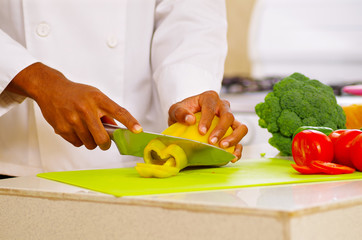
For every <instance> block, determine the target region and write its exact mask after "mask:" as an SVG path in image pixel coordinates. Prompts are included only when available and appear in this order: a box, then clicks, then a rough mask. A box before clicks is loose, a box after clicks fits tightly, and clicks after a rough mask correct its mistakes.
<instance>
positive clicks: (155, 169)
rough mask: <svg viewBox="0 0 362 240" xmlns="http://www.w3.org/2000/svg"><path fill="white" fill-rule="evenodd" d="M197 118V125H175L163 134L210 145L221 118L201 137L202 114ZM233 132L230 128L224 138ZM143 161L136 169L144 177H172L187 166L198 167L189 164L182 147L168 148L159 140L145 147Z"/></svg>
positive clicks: (154, 140) (216, 118)
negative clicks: (209, 141)
mask: <svg viewBox="0 0 362 240" xmlns="http://www.w3.org/2000/svg"><path fill="white" fill-rule="evenodd" d="M195 117H196V123H195V124H194V125H191V126H188V125H184V124H181V123H174V124H172V125H171V126H169V127H168V128H167V129H165V130H164V131H163V132H162V134H165V135H169V136H175V137H182V138H188V139H191V140H195V141H199V142H203V143H208V138H209V136H210V133H211V132H212V129H214V128H215V127H216V125H217V124H218V122H219V118H218V117H217V116H215V117H214V119H213V121H212V123H211V126H210V128H209V131H208V132H207V133H206V134H205V135H201V134H200V133H199V130H198V125H199V122H200V118H201V112H199V113H195ZM232 131H233V130H232V128H231V127H230V128H229V129H228V131H227V132H226V133H225V135H224V137H226V136H229V135H230V134H231V133H232ZM217 144H218V143H217ZM234 149H235V147H234V146H233V147H229V148H227V149H225V150H226V151H228V152H230V153H233V152H234ZM143 159H144V161H145V162H144V163H138V164H137V166H136V167H135V168H136V170H137V172H138V173H139V174H140V175H141V176H142V177H157V178H165V177H171V176H174V175H177V174H178V173H179V171H180V170H181V169H183V168H185V167H187V166H196V165H195V164H194V163H190V162H188V159H187V156H186V154H185V152H184V151H183V149H182V148H181V147H179V146H178V145H176V144H170V145H168V146H166V145H165V144H164V143H162V142H161V141H160V140H159V139H157V138H156V139H153V140H151V141H150V142H149V143H148V145H147V146H146V147H145V149H144V154H143ZM225 164H226V163H225ZM209 165H210V166H212V165H216V164H215V163H212V162H210V163H209Z"/></svg>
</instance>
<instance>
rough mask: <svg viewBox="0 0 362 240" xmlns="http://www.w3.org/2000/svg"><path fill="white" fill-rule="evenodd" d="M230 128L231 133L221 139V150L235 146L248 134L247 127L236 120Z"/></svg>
mask: <svg viewBox="0 0 362 240" xmlns="http://www.w3.org/2000/svg"><path fill="white" fill-rule="evenodd" d="M232 128H233V132H232V133H231V134H230V135H229V136H227V137H225V138H223V139H221V141H220V144H219V145H220V147H221V148H228V147H230V146H234V145H236V144H237V143H239V142H240V141H241V139H243V138H244V137H245V135H246V134H247V133H248V128H247V126H246V125H245V124H242V123H240V122H239V121H237V120H235V121H234V123H233V125H232Z"/></svg>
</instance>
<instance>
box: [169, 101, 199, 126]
mask: <svg viewBox="0 0 362 240" xmlns="http://www.w3.org/2000/svg"><path fill="white" fill-rule="evenodd" d="M168 116H169V117H168V125H172V124H174V123H176V122H180V123H182V124H186V125H193V124H195V122H196V118H195V116H194V114H193V113H192V111H190V110H189V109H187V108H186V107H184V104H182V103H176V104H174V105H172V106H171V108H170V110H169V111H168Z"/></svg>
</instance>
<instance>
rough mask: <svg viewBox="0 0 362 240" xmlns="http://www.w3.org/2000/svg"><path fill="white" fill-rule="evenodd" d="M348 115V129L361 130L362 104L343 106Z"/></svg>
mask: <svg viewBox="0 0 362 240" xmlns="http://www.w3.org/2000/svg"><path fill="white" fill-rule="evenodd" d="M342 108H343V111H344V113H345V114H346V120H347V122H346V127H347V128H348V129H361V128H362V104H351V105H348V106H342Z"/></svg>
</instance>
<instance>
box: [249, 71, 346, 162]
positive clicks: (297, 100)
mask: <svg viewBox="0 0 362 240" xmlns="http://www.w3.org/2000/svg"><path fill="white" fill-rule="evenodd" d="M255 112H256V114H257V115H258V116H259V125H260V127H262V128H266V129H267V130H268V131H269V132H270V133H272V137H271V138H270V139H269V143H270V144H271V145H272V146H273V147H275V148H277V149H278V150H279V151H280V152H281V154H283V155H291V154H292V150H291V144H292V137H293V133H294V131H295V130H296V129H297V128H298V127H301V126H316V127H318V126H324V127H330V128H332V129H334V130H335V129H341V128H346V116H345V113H344V111H343V109H342V107H341V106H339V105H338V104H337V101H336V97H335V95H334V92H333V89H332V88H331V87H329V86H327V85H325V84H323V83H321V82H319V81H318V80H315V79H312V80H311V79H309V78H308V77H306V76H304V75H303V74H300V73H294V74H292V75H290V76H289V77H286V78H284V79H282V80H281V81H279V82H277V83H276V84H275V85H274V87H273V91H272V92H270V93H268V94H267V96H266V97H265V99H264V102H261V103H259V104H257V105H256V106H255Z"/></svg>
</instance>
